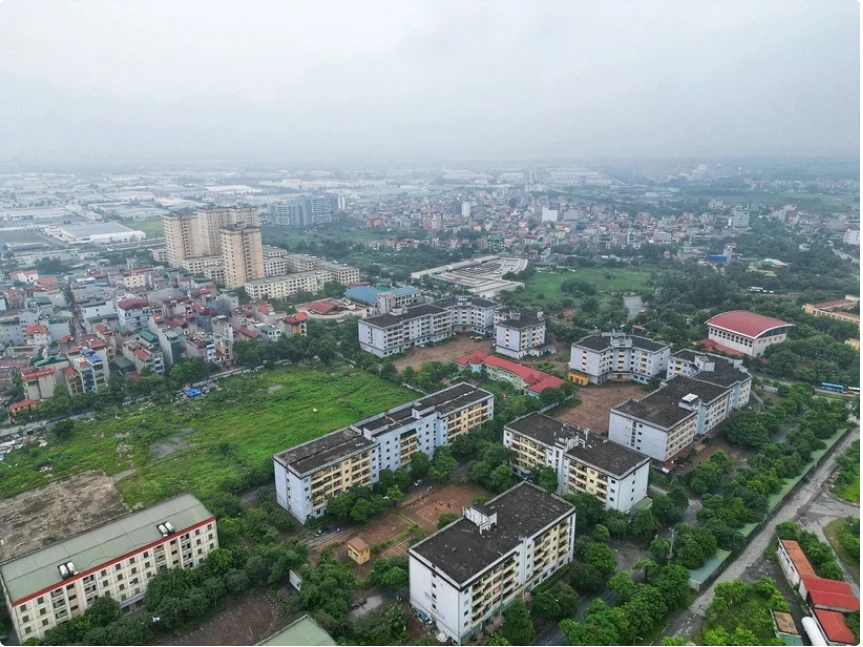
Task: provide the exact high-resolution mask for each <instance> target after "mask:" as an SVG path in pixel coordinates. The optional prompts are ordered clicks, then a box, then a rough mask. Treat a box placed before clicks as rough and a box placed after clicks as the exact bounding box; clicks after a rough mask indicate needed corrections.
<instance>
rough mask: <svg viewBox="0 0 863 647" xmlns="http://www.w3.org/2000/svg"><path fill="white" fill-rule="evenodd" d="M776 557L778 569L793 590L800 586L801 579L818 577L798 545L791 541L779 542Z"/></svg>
mask: <svg viewBox="0 0 863 647" xmlns="http://www.w3.org/2000/svg"><path fill="white" fill-rule="evenodd" d="M776 556H777V557H778V558H779V567H780V568H781V569H782V572H783V573H784V574H785V579H787V580H788V582H789V583H790V584H791V586H792V587H794V588H795V589H796V588H798V587H799V586H800V580H801V578H804V577H817V576H818V574H817V573H816V572H815V569H814V568H812V564H810V563H809V560H808V559H807V558H806V553H804V552H803V549H802V548H801V547H800V544H799V543H797V542H796V541H794V540H793V539H782V540H780V542H779V546H778V547H777V550H776Z"/></svg>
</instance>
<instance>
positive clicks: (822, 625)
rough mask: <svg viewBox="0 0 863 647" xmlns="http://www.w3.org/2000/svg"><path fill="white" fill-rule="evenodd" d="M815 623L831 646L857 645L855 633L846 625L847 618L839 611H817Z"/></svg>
mask: <svg viewBox="0 0 863 647" xmlns="http://www.w3.org/2000/svg"><path fill="white" fill-rule="evenodd" d="M815 621H816V622H817V623H818V627H819V629H821V633H822V634H824V637H825V638H826V639H827V642H828V643H829V644H831V645H856V644H857V642H858V641H857V639H856V638H855V637H854V632H853V631H851V628H850V627H849V626H848V625H847V624H845V616H844V615H842V614H841V613H838V612H837V611H827V610H825V609H815Z"/></svg>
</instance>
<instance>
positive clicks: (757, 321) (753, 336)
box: [705, 310, 794, 357]
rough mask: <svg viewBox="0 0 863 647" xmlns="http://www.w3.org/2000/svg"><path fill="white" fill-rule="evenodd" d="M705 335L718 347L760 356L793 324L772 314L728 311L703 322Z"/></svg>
mask: <svg viewBox="0 0 863 647" xmlns="http://www.w3.org/2000/svg"><path fill="white" fill-rule="evenodd" d="M705 323H706V324H707V332H708V334H707V337H708V339H710V341H713V342H715V343H716V344H718V346H719V350H724V349H727V350H730V351H732V352H738V353H743V354H744V355H749V356H750V357H761V355H763V354H764V351H766V350H767V349H768V348H769V347H770V346H772V345H773V344H779V343H781V342H783V341H785V340H786V339H787V338H788V332H789V331H790V330H791V328H792V327H793V326H794V324H790V323H788V322H785V321H782V320H781V319H776V318H774V317H765V316H764V315H760V314H757V313H755V312H749V311H747V310H732V311H731V312H723V313H722V314H718V315H716V316H715V317H711V318H710V319H708V320H707V321H706V322H705Z"/></svg>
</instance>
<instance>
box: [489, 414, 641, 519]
mask: <svg viewBox="0 0 863 647" xmlns="http://www.w3.org/2000/svg"><path fill="white" fill-rule="evenodd" d="M503 445H504V447H507V448H509V449H511V450H512V451H513V453H514V455H515V457H514V459H513V463H512V467H513V470H514V471H515V472H516V473H517V474H518V475H519V476H522V477H526V476H527V475H528V474H530V473H531V472H533V471H534V470H537V469H540V468H543V467H550V468H552V469H554V470H555V472H556V473H557V490H556V493H557V494H560V495H563V494H576V493H586V494H590V495H593V496H595V497H596V498H597V499H599V500H600V501H601V502H602V505H603V507H604V508H606V509H607V510H620V511H622V512H629V511H630V510H631V509H632V508H633V506H635V505H637V504H638V503H640V502H641V501H642V500H643V499H644V498H645V497H646V496H647V479H648V475H649V473H650V459H649V458H648V457H647V456H645V455H643V454H640V453H638V452H636V451H633V450H632V449H629V448H627V447H623V446H621V445H618V444H616V443H613V442H609V440H608V439H607V438H603V437H601V436H597V435H596V434H592V433H590V431H588V430H587V429H579V428H577V427H573V426H570V425H566V424H564V423H562V422H560V421H559V420H555V419H554V418H550V417H548V416H546V415H543V414H541V413H531V414H528V415H527V416H524V417H522V418H519V419H517V420H514V421H513V422H511V423H509V424H508V425H506V426H505V427H504V428H503Z"/></svg>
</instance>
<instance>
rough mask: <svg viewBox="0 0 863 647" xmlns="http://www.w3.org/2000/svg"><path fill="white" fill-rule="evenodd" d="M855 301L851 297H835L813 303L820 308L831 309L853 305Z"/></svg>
mask: <svg viewBox="0 0 863 647" xmlns="http://www.w3.org/2000/svg"><path fill="white" fill-rule="evenodd" d="M855 303H856V301H852V300H851V299H834V300H833V301H822V302H821V303H815V304H813V305H814V306H815V307H816V308H818V309H819V310H830V309H831V308H843V307H847V306H853V305H854V304H855Z"/></svg>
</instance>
